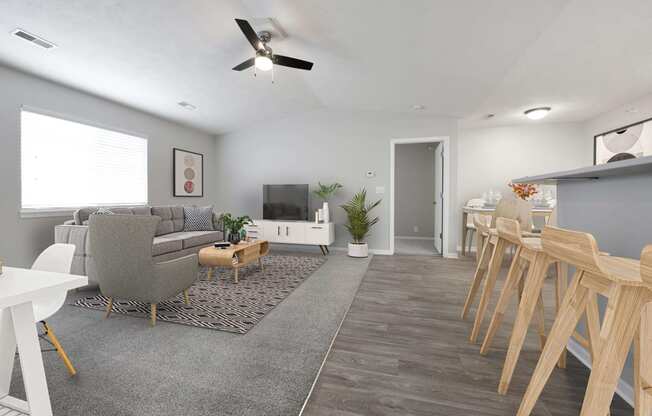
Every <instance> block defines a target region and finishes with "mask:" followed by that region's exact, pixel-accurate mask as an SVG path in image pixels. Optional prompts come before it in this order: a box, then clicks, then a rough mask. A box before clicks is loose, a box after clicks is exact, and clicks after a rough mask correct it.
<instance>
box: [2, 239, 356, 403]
mask: <svg viewBox="0 0 652 416" xmlns="http://www.w3.org/2000/svg"><path fill="white" fill-rule="evenodd" d="M273 251H274V252H275V253H276V252H278V250H277V249H274V250H273ZM368 264H369V261H368V259H352V258H348V257H346V256H345V255H344V254H342V253H332V254H331V255H330V257H329V260H328V261H327V262H326V263H325V264H324V265H323V266H321V268H319V270H317V271H316V272H315V273H314V274H313V275H312V276H310V277H309V278H308V279H307V280H306V281H305V282H304V283H303V284H302V285H301V286H300V287H298V288H297V289H296V290H295V291H294V292H293V293H292V294H291V295H290V296H288V297H287V298H286V299H285V300H284V301H283V302H282V303H281V304H280V305H278V306H277V307H276V308H275V309H274V310H272V311H271V312H270V313H269V314H268V315H267V316H266V317H265V319H263V320H262V321H261V322H260V323H259V324H258V325H256V326H255V327H254V328H253V329H252V330H251V331H249V332H248V333H247V334H244V335H238V334H230V333H227V332H221V331H207V330H204V329H199V328H194V327H190V326H184V325H176V324H170V323H166V322H161V323H160V324H158V325H157V326H156V327H155V328H150V327H149V326H148V325H147V321H145V320H142V319H134V318H132V317H128V316H122V315H112V316H111V318H110V319H108V320H104V319H102V316H103V314H102V313H101V312H100V311H88V310H82V309H80V308H76V307H73V306H69V305H66V306H64V307H63V308H62V310H61V311H59V313H57V314H56V315H55V316H54V317H53V318H52V319H51V320H49V322H50V324H51V326H52V327H53V329H54V331H55V332H56V334H57V335H58V337H59V339H60V341H61V342H62V344H63V345H64V347H65V348H66V351H67V352H68V354H69V355H70V357H71V359H72V360H73V363H74V364H75V366H76V367H77V371H78V375H77V376H76V377H74V378H70V377H69V376H68V374H67V372H66V370H65V368H64V367H63V364H62V363H61V362H60V360H59V358H58V357H57V355H56V354H55V353H51V352H50V353H45V354H44V361H45V371H46V375H47V378H48V386H49V389H50V395H51V398H52V405H53V410H54V414H55V415H56V416H75V415H84V416H99V415H102V416H109V415H111V416H118V415H125V416H127V415H130V416H135V415H139V416H140V415H186V416H195V415H202V416H203V415H211V416H221V415H239V416H247V415H257V416H262V415H265V416H274V415H279V416H280V415H283V416H291V415H297V414H298V413H299V411H300V409H301V407H302V405H303V402H304V400H305V399H306V396H307V394H308V392H309V390H310V387H311V385H312V382H313V381H314V378H315V376H316V374H317V371H318V369H319V367H320V365H321V363H322V361H323V358H324V355H325V353H326V351H327V349H328V346H329V344H330V342H331V339H332V338H333V335H334V334H335V331H336V330H337V327H338V325H339V323H340V321H341V319H342V317H343V316H344V314H345V312H346V310H347V308H348V307H349V305H350V304H351V302H352V300H353V297H354V295H355V293H356V291H357V288H358V285H359V284H360V281H361V280H362V277H363V276H364V273H365V271H366V269H367V266H368ZM88 295H89V294H88V292H86V293H84V292H80V293H75V294H72V295H71V299H69V302H70V301H74V300H75V299H76V298H79V297H82V296H88ZM12 394H14V395H16V396H18V397H24V391H23V386H22V379H21V376H20V371H19V365H18V362H16V369H15V371H14V377H13V379H12Z"/></svg>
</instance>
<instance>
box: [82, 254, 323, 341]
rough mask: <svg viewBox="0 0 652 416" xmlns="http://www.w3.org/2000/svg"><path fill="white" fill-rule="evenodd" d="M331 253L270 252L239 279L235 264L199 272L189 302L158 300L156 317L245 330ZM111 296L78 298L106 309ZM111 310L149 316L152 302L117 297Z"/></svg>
mask: <svg viewBox="0 0 652 416" xmlns="http://www.w3.org/2000/svg"><path fill="white" fill-rule="evenodd" d="M326 260H327V257H324V256H319V255H314V256H306V255H301V256H293V255H270V256H265V257H264V258H263V259H262V262H263V269H262V270H261V269H260V267H259V266H258V264H257V263H254V264H251V265H249V266H246V267H243V268H241V269H240V279H239V282H238V283H235V281H234V279H233V277H232V275H233V271H232V270H226V269H222V270H220V271H219V272H216V275H215V277H214V278H213V279H211V280H208V279H207V269H205V268H202V269H201V270H200V272H199V280H197V282H195V284H193V285H192V286H191V287H190V289H188V298H189V304H187V305H186V304H185V303H184V300H183V295H182V294H179V295H177V296H176V297H174V298H172V299H168V300H165V301H163V302H161V303H159V304H158V308H157V314H156V315H157V320H158V321H165V322H174V323H177V324H182V325H190V326H195V327H199V328H206V329H217V330H220V331H227V332H234V333H236V334H245V333H247V332H248V331H249V330H250V329H251V328H253V327H254V325H256V324H257V323H258V322H260V320H261V319H263V318H264V317H265V315H267V314H268V313H269V312H270V311H271V310H272V309H274V307H275V306H276V305H278V304H279V303H281V302H282V301H283V300H284V299H285V298H286V297H287V296H288V295H289V294H290V293H292V292H293V291H294V290H295V289H296V288H297V287H299V285H301V284H302V283H303V282H304V280H306V279H307V278H308V277H309V276H310V275H311V274H312V273H314V272H315V270H317V269H318V268H319V267H320V266H321V265H322V264H324V262H326ZM108 304H109V299H108V298H107V297H105V296H103V295H101V294H94V295H93V296H84V297H82V298H80V299H77V301H76V302H74V303H73V305H74V306H79V307H82V308H89V309H97V310H102V311H105V310H106V307H107V305H108ZM112 311H113V312H114V313H121V314H124V315H130V316H134V317H138V318H144V319H149V314H150V305H149V304H147V303H144V302H136V301H131V300H125V299H116V300H115V301H114V302H113V308H112Z"/></svg>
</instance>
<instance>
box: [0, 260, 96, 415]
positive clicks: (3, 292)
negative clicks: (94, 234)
mask: <svg viewBox="0 0 652 416" xmlns="http://www.w3.org/2000/svg"><path fill="white" fill-rule="evenodd" d="M87 284H88V278H87V277H85V276H76V275H72V274H63V273H53V272H45V271H38V270H31V269H21V268H14V267H4V268H3V271H2V274H1V275H0V415H3V416H4V415H12V416H14V415H32V416H52V405H51V404H50V395H49V393H48V385H47V382H46V379H45V371H44V369H43V357H42V356H41V346H40V343H39V339H38V335H37V332H36V322H35V318H34V307H33V302H34V301H36V300H38V299H42V298H45V297H48V296H52V294H55V293H60V292H61V291H65V292H67V291H69V290H71V289H75V288H78V287H82V286H85V285H87ZM16 348H18V353H19V355H20V367H21V371H22V375H23V381H24V384H25V393H26V396H27V400H26V401H25V400H21V399H17V398H15V397H12V396H10V395H9V385H10V383H11V374H12V371H13V368H14V362H15V355H16Z"/></svg>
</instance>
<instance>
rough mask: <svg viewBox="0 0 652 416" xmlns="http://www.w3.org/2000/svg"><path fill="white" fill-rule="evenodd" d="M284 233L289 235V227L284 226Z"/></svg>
mask: <svg viewBox="0 0 652 416" xmlns="http://www.w3.org/2000/svg"><path fill="white" fill-rule="evenodd" d="M285 235H286V236H288V235H290V227H285Z"/></svg>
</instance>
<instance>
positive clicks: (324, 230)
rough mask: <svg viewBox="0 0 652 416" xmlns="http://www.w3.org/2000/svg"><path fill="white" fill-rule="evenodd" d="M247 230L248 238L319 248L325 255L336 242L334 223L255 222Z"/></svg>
mask: <svg viewBox="0 0 652 416" xmlns="http://www.w3.org/2000/svg"><path fill="white" fill-rule="evenodd" d="M245 230H246V231H247V237H249V238H252V239H261V240H267V241H269V242H270V243H283V244H305V245H314V246H319V249H320V250H321V252H322V254H324V255H326V254H328V253H329V250H328V246H330V245H331V244H333V241H335V225H334V224H333V223H332V222H329V223H322V222H320V223H316V222H314V221H313V222H310V221H273V220H254V222H253V224H249V225H246V226H245Z"/></svg>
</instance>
